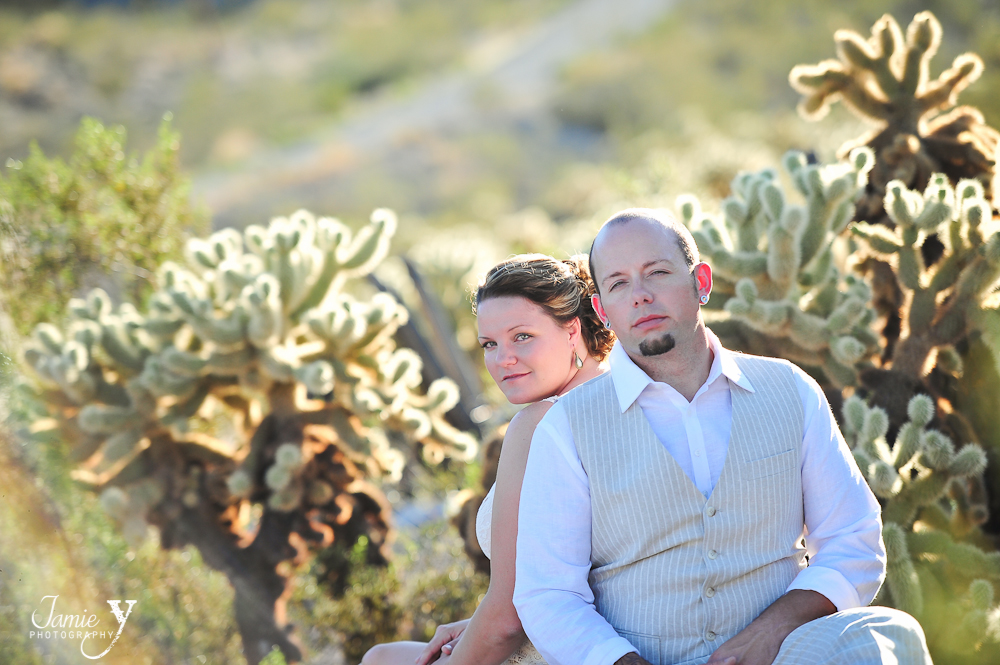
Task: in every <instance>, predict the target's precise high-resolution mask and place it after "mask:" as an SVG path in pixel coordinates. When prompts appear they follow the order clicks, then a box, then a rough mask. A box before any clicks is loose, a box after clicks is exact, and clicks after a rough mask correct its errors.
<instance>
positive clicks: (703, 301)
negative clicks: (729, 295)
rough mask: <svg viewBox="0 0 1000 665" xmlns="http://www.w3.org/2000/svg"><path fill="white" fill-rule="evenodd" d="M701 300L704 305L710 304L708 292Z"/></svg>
mask: <svg viewBox="0 0 1000 665" xmlns="http://www.w3.org/2000/svg"><path fill="white" fill-rule="evenodd" d="M699 300H700V301H701V304H702V305H707V304H708V294H707V293H706V294H705V295H703V296H702V297H701V298H699Z"/></svg>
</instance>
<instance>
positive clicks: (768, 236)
mask: <svg viewBox="0 0 1000 665" xmlns="http://www.w3.org/2000/svg"><path fill="white" fill-rule="evenodd" d="M873 161H874V155H873V154H872V152H871V150H869V149H867V148H859V149H858V150H856V151H854V152H853V153H852V154H851V159H850V161H849V162H847V163H841V164H836V165H833V166H825V167H824V166H818V165H810V164H807V163H806V159H805V156H804V155H803V154H802V153H799V152H791V153H789V154H787V155H786V156H785V159H784V168H785V171H786V172H787V174H788V175H789V177H790V178H791V181H792V183H793V184H794V186H795V188H796V190H797V192H798V194H799V195H801V196H802V197H803V199H804V202H803V203H802V204H797V203H793V202H792V201H790V200H789V199H788V197H786V195H785V193H784V192H783V191H782V188H781V187H780V185H779V182H778V175H777V173H776V172H775V171H773V170H765V171H761V172H760V173H743V174H740V175H738V176H737V177H736V179H735V180H733V183H732V190H733V195H732V196H730V197H728V198H727V199H725V200H724V201H723V202H722V214H721V219H719V218H713V217H712V216H707V215H704V214H702V212H701V207H700V205H699V203H698V201H697V199H695V198H694V197H691V196H683V197H681V198H679V199H678V203H677V208H678V211H679V213H680V217H681V219H682V220H683V221H684V223H685V224H686V225H688V226H689V227H690V228H691V230H692V235H693V236H694V238H695V241H696V242H697V244H698V249H699V250H700V251H701V253H702V254H703V256H704V258H705V259H706V260H707V261H708V262H709V263H710V264H711V265H712V269H713V271H714V276H715V287H714V290H713V300H712V306H713V307H719V306H720V305H724V308H725V311H726V312H728V314H729V316H730V317H731V318H730V321H737V322H739V323H741V324H745V325H746V326H749V327H750V328H751V329H753V330H754V331H757V332H758V333H761V337H762V338H763V339H761V337H758V338H757V340H756V343H755V342H754V341H751V342H750V344H749V346H750V348H747V349H746V350H748V351H753V352H757V353H766V354H767V355H780V356H782V357H785V358H788V359H790V360H792V361H794V362H797V363H801V364H804V365H808V366H813V367H819V368H821V369H822V370H823V372H824V373H825V374H826V376H827V378H828V379H829V380H830V381H831V382H832V383H834V384H836V385H837V386H840V387H842V386H844V385H854V384H855V383H856V382H857V368H856V365H857V364H858V363H862V362H863V361H865V360H866V359H867V357H868V356H870V355H871V354H872V352H873V350H874V349H875V347H876V345H877V343H878V336H877V335H876V334H875V333H873V332H872V330H871V328H870V323H871V321H872V320H873V318H874V316H875V314H874V312H873V311H872V310H871V309H870V308H869V306H868V301H869V300H870V299H871V291H870V290H869V288H868V286H867V284H866V283H865V282H864V281H862V280H861V279H859V278H857V277H855V276H854V275H851V274H843V273H842V272H841V270H840V269H839V268H838V267H837V261H836V260H835V251H834V250H835V247H834V243H835V241H836V240H837V236H838V235H839V234H840V233H841V232H842V231H843V230H844V229H845V228H846V227H847V225H848V223H850V221H851V219H852V218H853V216H854V203H853V202H854V198H855V196H856V195H857V193H858V191H859V190H860V189H862V188H863V187H864V184H865V178H866V176H867V173H868V171H869V170H870V169H871V168H872V164H873ZM710 325H711V326H712V327H713V328H714V329H716V330H717V332H720V334H721V333H722V332H723V331H725V330H726V327H727V321H726V320H724V319H723V320H719V319H718V318H714V319H710ZM766 340H770V341H772V342H773V341H775V340H780V343H779V344H772V345H768V344H767V343H766ZM739 346H741V347H746V346H748V345H747V344H740V345H739Z"/></svg>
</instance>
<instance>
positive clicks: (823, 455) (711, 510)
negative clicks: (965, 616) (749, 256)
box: [514, 209, 930, 665]
mask: <svg viewBox="0 0 1000 665" xmlns="http://www.w3.org/2000/svg"><path fill="white" fill-rule="evenodd" d="M590 267H591V272H592V274H593V277H594V281H595V283H596V284H597V288H598V294H597V295H596V296H595V297H594V307H595V309H596V310H597V313H598V315H599V316H600V317H601V318H602V320H604V321H605V323H606V325H608V326H609V327H610V328H611V329H612V330H614V332H615V334H616V335H617V336H618V343H617V344H616V345H615V348H614V350H613V351H612V353H611V356H610V358H609V363H610V368H611V369H610V372H608V373H606V374H604V375H602V376H601V377H599V378H597V379H594V380H592V381H590V382H588V383H586V384H584V385H582V386H580V387H578V388H576V389H575V390H573V391H571V392H569V393H568V394H566V395H565V396H564V397H562V398H561V399H560V400H559V401H558V402H557V403H556V404H555V405H554V406H553V407H552V408H551V409H550V410H549V412H548V413H547V414H546V416H545V417H544V418H543V419H542V421H541V422H540V423H539V425H538V427H537V428H536V430H535V434H534V437H533V439H532V444H531V451H530V453H529V457H528V463H527V469H526V471H525V475H524V483H523V486H522V490H521V503H520V514H519V526H518V538H517V570H516V583H515V591H514V604H515V606H516V608H517V611H518V614H519V616H520V618H521V621H522V623H523V625H524V629H525V632H526V633H527V634H528V637H530V638H531V640H532V642H533V643H534V644H535V646H536V647H537V648H538V650H539V651H540V652H541V653H542V654H543V655H544V656H545V658H546V660H547V661H548V662H549V663H553V664H563V665H571V664H572V665H612V664H615V663H617V664H618V665H625V664H630V663H652V664H653V665H681V664H683V665H694V664H695V663H697V664H698V665H701V664H704V663H710V664H711V665H771V664H772V663H774V664H775V665H791V664H792V663H809V665H813V664H814V663H824V662H829V663H880V662H883V655H885V656H886V658H885V662H892V663H896V662H899V663H921V664H925V663H926V664H927V665H929V664H930V658H929V657H928V656H927V654H926V646H925V643H924V638H923V634H922V632H921V630H920V627H919V625H918V624H917V623H916V621H915V620H914V619H913V618H912V617H909V616H908V615H906V614H904V613H902V612H897V611H895V610H891V609H887V608H866V607H865V606H866V605H868V603H870V602H871V601H872V599H873V598H874V596H875V594H876V592H877V591H878V589H879V587H880V586H881V584H882V581H883V580H884V578H885V562H886V558H885V548H884V545H883V543H882V537H881V518H880V510H879V505H878V503H877V501H876V500H875V497H874V496H873V495H872V493H871V491H870V490H869V489H868V486H867V484H866V483H865V480H864V478H863V477H862V476H861V473H860V471H859V470H858V468H857V466H856V464H855V462H854V459H853V457H852V455H851V453H850V451H849V450H848V448H847V445H846V443H845V442H844V439H843V436H842V435H841V433H840V431H839V429H838V428H837V425H836V422H835V420H834V419H833V415H832V414H831V412H830V408H829V406H828V404H827V402H826V399H825V397H824V395H823V393H822V391H821V390H820V389H819V387H818V385H817V384H816V383H815V382H814V381H813V380H812V379H811V378H809V377H808V376H807V375H806V374H805V373H804V372H802V371H801V370H799V369H798V368H796V367H795V366H793V365H791V364H790V363H788V362H786V361H783V360H775V359H767V358H759V357H755V356H744V355H742V354H735V353H733V352H731V351H728V350H726V349H724V348H723V347H722V346H721V344H720V343H719V340H718V338H716V337H715V335H714V334H712V333H711V331H709V330H708V329H707V328H706V327H705V323H704V320H703V318H702V315H701V311H700V306H701V305H703V304H705V303H707V302H708V297H709V294H710V292H711V290H712V271H711V269H710V268H709V266H708V265H706V264H704V263H700V262H699V260H698V250H697V247H696V246H695V244H694V241H693V240H692V238H691V235H690V233H689V232H688V231H687V229H685V228H684V227H683V226H681V225H680V224H678V223H677V222H676V221H675V220H674V219H673V218H672V217H670V216H669V214H667V213H664V212H660V211H654V210H645V209H631V210H626V211H623V212H621V213H619V214H617V215H615V216H614V217H612V218H611V219H610V220H608V222H606V223H605V225H604V227H603V228H602V229H601V231H600V233H599V234H598V235H597V238H596V239H595V240H594V244H593V247H592V248H591V263H590ZM803 536H804V537H805V538H804V542H803ZM807 555H808V557H809V558H808V566H807V559H806V557H807Z"/></svg>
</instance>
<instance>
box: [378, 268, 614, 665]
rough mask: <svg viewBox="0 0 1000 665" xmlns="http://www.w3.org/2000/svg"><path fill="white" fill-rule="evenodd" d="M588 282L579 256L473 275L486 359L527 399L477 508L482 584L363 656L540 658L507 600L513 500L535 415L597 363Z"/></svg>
mask: <svg viewBox="0 0 1000 665" xmlns="http://www.w3.org/2000/svg"><path fill="white" fill-rule="evenodd" d="M594 291H595V289H594V283H593V281H592V280H591V278H590V274H589V272H588V271H587V265H586V256H578V257H573V258H572V259H569V260H567V261H557V260H556V259H553V258H552V257H550V256H544V255H542V254H523V255H520V256H515V257H513V258H511V259H508V260H506V261H504V262H503V263H500V264H499V265H497V266H494V267H493V268H492V269H491V270H490V271H489V272H488V273H487V275H486V277H485V278H484V279H483V281H482V283H481V284H480V285H479V289H478V291H477V292H476V304H475V310H476V315H477V318H478V323H479V343H480V344H481V345H482V347H483V355H484V357H485V360H486V367H487V369H488V370H489V372H490V376H492V377H493V380H494V381H496V383H497V385H498V386H499V387H500V390H502V391H503V393H504V396H505V397H506V398H507V399H508V400H510V402H511V403H512V404H528V405H529V406H527V407H525V408H524V409H522V410H521V411H520V412H519V413H518V414H517V415H516V416H514V419H513V420H511V422H510V425H509V426H508V427H507V433H506V435H505V436H504V443H503V449H502V452H501V454H500V463H499V467H498V469H497V480H496V484H495V485H494V486H493V488H492V489H491V490H490V493H489V494H488V495H487V496H486V499H485V500H484V501H483V505H482V507H481V508H480V509H479V515H478V519H477V524H476V532H477V534H478V535H479V540H480V545H481V546H482V548H483V551H484V552H485V553H486V555H487V556H489V557H490V587H489V590H488V591H487V592H486V596H485V598H483V602H482V603H480V605H479V607H478V608H477V609H476V612H475V614H473V616H472V618H471V619H466V620H465V621H459V622H456V623H452V624H445V625H442V626H439V627H438V629H437V631H436V632H435V633H434V637H433V639H431V641H430V643H428V644H424V643H421V642H395V643H392V644H380V645H378V646H376V647H374V648H372V649H371V650H370V651H369V652H368V653H367V654H365V657H364V660H363V661H362V665H411V664H412V663H416V665H428V663H432V662H434V663H438V664H439V665H444V664H445V663H447V664H449V665H499V664H500V663H504V662H508V663H511V664H513V663H521V664H527V663H544V662H545V661H544V660H542V658H541V656H539V655H538V652H537V651H536V650H535V649H534V647H532V646H531V643H530V642H528V641H527V640H526V638H525V635H524V630H523V629H522V628H521V622H520V620H519V619H518V618H517V613H516V612H515V610H514V604H513V601H512V598H513V596H514V548H515V543H516V541H517V510H518V502H519V500H520V494H521V481H522V479H523V478H524V467H525V464H526V463H527V459H528V446H529V444H530V443H531V435H532V433H534V431H535V426H536V425H537V424H538V421H539V420H541V418H542V416H543V415H545V412H546V411H548V409H549V407H551V406H552V402H554V401H555V399H556V398H557V397H558V396H559V395H562V394H564V393H566V392H567V391H569V390H571V389H572V388H575V387H576V386H578V385H580V384H581V383H584V382H585V381H589V380H590V379H592V378H594V377H596V376H598V375H599V374H600V373H601V372H602V369H601V367H600V362H601V361H602V360H604V358H605V357H606V356H607V354H608V353H609V352H610V351H611V345H612V344H613V343H614V336H613V334H612V333H611V331H610V330H608V329H606V328H605V327H604V326H603V325H602V324H601V321H600V319H598V318H597V314H596V313H595V312H594V310H593V307H591V304H590V297H591V295H593V293H594ZM491 516H492V520H491V519H490V518H491ZM491 534H492V537H491Z"/></svg>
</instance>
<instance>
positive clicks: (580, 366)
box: [573, 351, 583, 369]
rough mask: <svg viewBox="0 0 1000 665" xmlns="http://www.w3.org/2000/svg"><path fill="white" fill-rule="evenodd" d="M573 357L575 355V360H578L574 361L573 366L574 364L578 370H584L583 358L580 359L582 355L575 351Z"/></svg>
mask: <svg viewBox="0 0 1000 665" xmlns="http://www.w3.org/2000/svg"><path fill="white" fill-rule="evenodd" d="M573 355H574V356H575V358H576V359H575V360H574V361H573V364H574V365H576V368H577V369H583V358H581V357H580V354H579V353H577V352H576V351H574V352H573Z"/></svg>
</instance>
